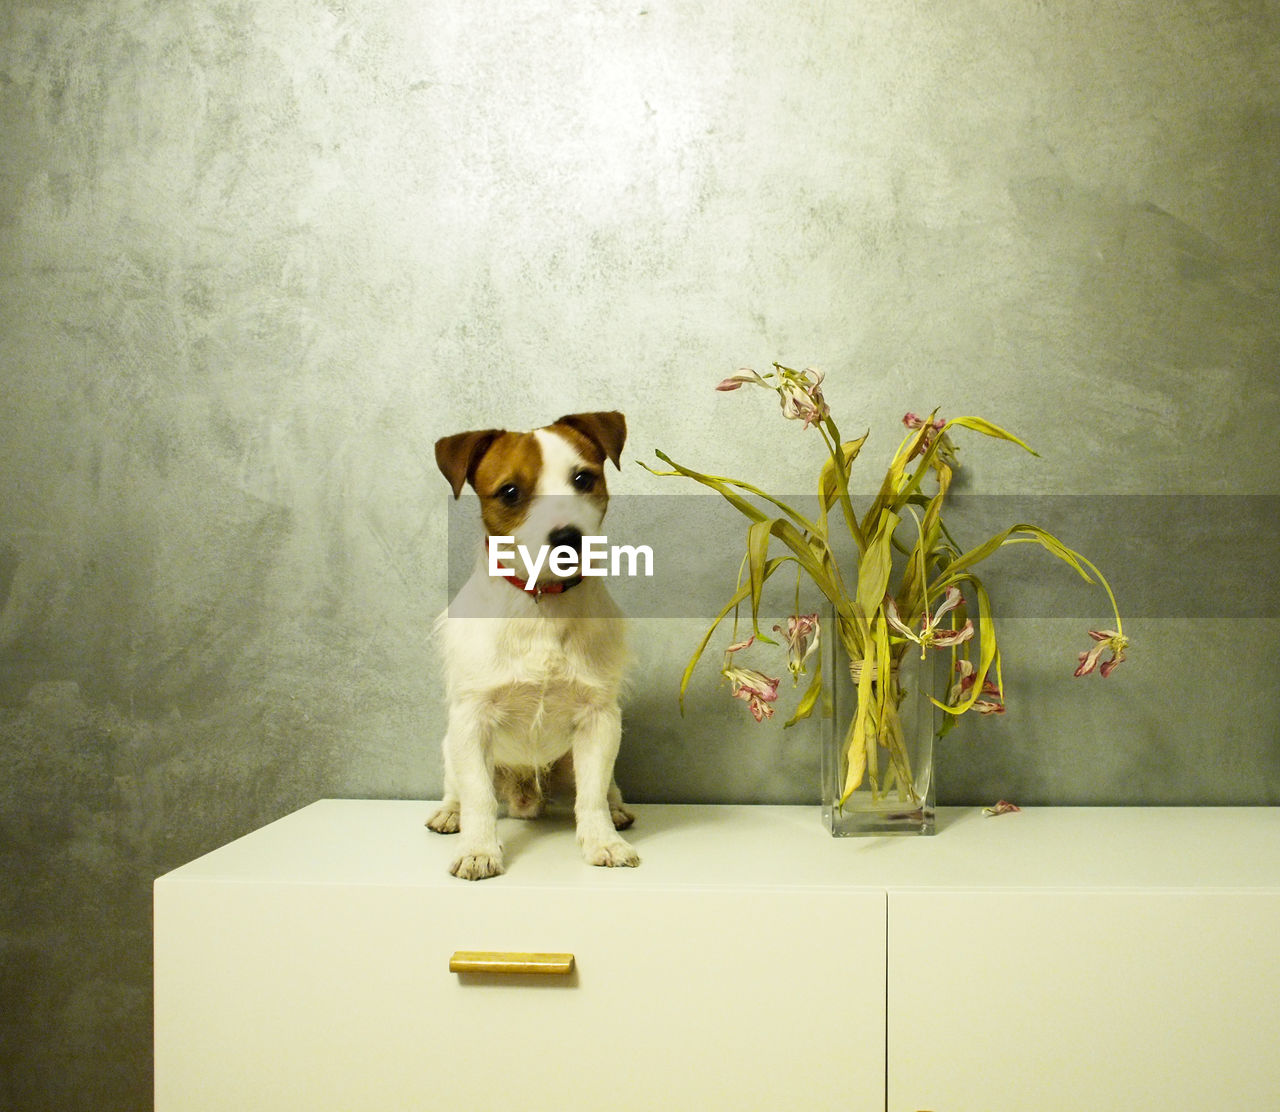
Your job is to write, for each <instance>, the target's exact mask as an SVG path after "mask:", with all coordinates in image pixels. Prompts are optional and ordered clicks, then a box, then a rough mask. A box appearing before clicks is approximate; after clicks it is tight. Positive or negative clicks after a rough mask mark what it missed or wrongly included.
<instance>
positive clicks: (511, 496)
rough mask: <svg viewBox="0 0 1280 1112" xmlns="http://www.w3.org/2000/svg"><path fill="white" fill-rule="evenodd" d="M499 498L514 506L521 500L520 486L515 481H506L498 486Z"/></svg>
mask: <svg viewBox="0 0 1280 1112" xmlns="http://www.w3.org/2000/svg"><path fill="white" fill-rule="evenodd" d="M498 498H499V499H501V500H502V502H503V503H505V504H506V505H508V506H514V505H515V504H516V503H517V502H519V501H520V488H519V487H518V486H516V484H515V483H506V484H504V485H503V486H500V487H498Z"/></svg>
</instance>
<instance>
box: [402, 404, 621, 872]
mask: <svg viewBox="0 0 1280 1112" xmlns="http://www.w3.org/2000/svg"><path fill="white" fill-rule="evenodd" d="M626 436H627V424H626V420H625V418H624V417H623V415H622V414H621V413H575V414H570V415H568V416H565V417H561V418H560V419H559V420H558V421H556V422H554V423H553V424H550V425H547V426H546V427H545V428H540V429H535V430H534V431H533V432H506V431H504V430H502V429H482V430H478V431H475V432H464V433H458V434H457V435H456V436H446V437H444V438H443V439H441V440H438V441H437V442H436V463H437V464H438V465H439V467H440V470H441V471H442V472H443V473H444V476H445V478H446V479H448V480H449V485H450V486H451V487H452V488H453V496H454V498H455V499H456V498H458V497H459V496H460V495H461V493H462V488H463V486H464V485H465V484H466V483H470V484H471V486H472V487H473V488H474V489H475V492H476V494H477V495H479V498H480V514H481V518H482V519H483V522H484V527H485V542H484V547H483V550H482V552H481V557H480V560H479V562H478V564H477V567H476V570H475V571H474V573H473V574H472V575H471V578H470V579H468V580H467V582H466V584H465V585H464V586H463V587H462V589H461V590H460V591H459V592H458V594H457V597H456V598H455V599H454V600H453V603H452V604H451V605H450V607H449V609H448V610H446V611H445V612H444V613H443V614H442V615H441V616H440V618H439V619H438V621H437V623H436V629H437V631H438V633H439V634H440V640H441V644H442V647H443V653H444V660H445V684H446V694H447V698H448V708H449V710H448V713H449V721H448V727H447V730H446V733H445V737H444V801H443V803H442V804H441V806H440V809H439V810H438V811H437V812H436V813H435V814H434V815H433V816H432V817H431V818H430V819H429V820H428V821H427V825H428V826H429V827H430V828H431V829H432V830H435V831H437V832H438V833H441V834H453V833H458V832H459V831H460V832H461V846H460V847H459V848H460V852H459V854H458V856H457V857H456V858H455V859H454V861H453V864H452V865H451V866H450V872H452V873H453V875H454V876H457V877H461V878H462V879H464V880H483V879H484V878H485V877H491V876H497V875H498V874H499V873H501V872H502V871H503V862H502V847H501V845H500V844H499V842H498V830H497V815H498V798H497V793H499V792H501V793H502V795H503V796H504V797H505V799H506V802H507V813H508V814H509V815H511V816H513V817H516V818H536V817H537V816H538V815H539V814H540V813H541V812H542V806H543V791H544V788H546V787H547V786H548V785H550V784H551V783H553V782H555V781H557V780H559V781H565V780H570V779H571V782H572V783H573V785H574V788H575V801H574V815H575V819H576V823H577V832H578V842H579V844H580V845H581V847H582V854H583V857H584V858H585V859H586V860H587V861H588V862H589V863H590V864H592V865H638V864H639V863H640V858H639V857H638V856H637V855H636V852H635V850H634V849H632V848H631V846H630V845H629V844H628V843H627V842H626V841H624V840H623V839H622V838H621V837H620V836H619V835H618V833H617V831H618V830H623V829H625V828H626V827H628V826H630V825H631V823H632V822H633V821H634V817H633V816H632V814H631V813H630V812H629V811H628V810H627V809H626V806H625V805H624V804H623V802H622V796H621V794H620V793H619V791H618V787H617V785H616V784H615V783H614V779H613V765H614V760H615V759H616V757H617V755H618V745H619V742H620V740H621V735H622V714H621V711H620V709H619V706H618V696H619V691H620V688H621V684H622V674H623V667H624V664H625V662H626V647H625V641H624V628H623V618H622V613H621V611H619V610H618V608H617V606H616V605H615V604H614V602H613V599H612V598H610V597H609V592H608V591H607V589H606V588H605V586H604V583H603V582H602V581H601V579H600V578H599V577H595V576H583V575H582V574H580V572H578V571H576V570H575V569H574V567H573V566H572V561H571V560H568V559H567V556H568V554H566V553H564V552H563V550H564V549H566V548H567V549H570V550H573V552H576V553H578V554H581V551H582V538H583V537H584V535H585V536H591V535H593V534H595V533H597V532H598V530H599V528H600V523H601V521H602V520H603V518H604V513H605V509H606V507H607V505H608V501H609V495H608V491H607V490H606V488H605V479H604V462H605V459H606V458H608V459H609V460H611V461H612V462H613V465H614V466H615V467H618V466H620V462H619V461H620V456H621V453H622V445H623V442H624V441H625V440H626ZM497 537H502V538H508V539H512V540H514V543H515V548H514V553H512V552H508V551H505V550H504V558H506V559H508V560H511V561H513V562H514V566H507V567H501V566H500V565H498V562H497V561H495V560H494V559H492V558H491V556H490V547H491V545H492V543H493V538H497ZM508 543H510V540H509V541H508ZM534 552H537V553H539V558H538V559H536V560H535V559H533V558H532V557H531V555H530V554H531V553H534ZM548 553H550V555H551V557H552V558H551V559H550V560H547V559H546V556H547V554H548ZM557 554H559V556H560V557H561V558H560V559H557V558H556V557H557ZM495 568H498V570H501V571H502V572H504V573H505V574H498V575H495V574H491V572H492V571H494V570H495Z"/></svg>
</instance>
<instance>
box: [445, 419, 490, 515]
mask: <svg viewBox="0 0 1280 1112" xmlns="http://www.w3.org/2000/svg"><path fill="white" fill-rule="evenodd" d="M501 435H502V430H501V429H478V430H477V431H475V432H460V433H458V434H456V435H455V436H442V437H441V438H440V439H439V440H437V441H436V465H437V466H438V467H439V468H440V470H441V471H442V472H443V473H444V477H445V478H446V479H448V480H449V485H450V486H451V487H453V497H454V498H455V499H456V498H458V496H459V495H461V494H462V488H463V486H464V484H466V483H467V482H469V481H471V480H473V479H474V478H475V473H476V468H477V467H478V466H479V465H480V460H481V459H483V458H484V454H485V452H487V451H488V450H489V445H490V444H492V443H493V442H494V440H495V439H496V438H497V437H499V436H501ZM473 485H474V484H473Z"/></svg>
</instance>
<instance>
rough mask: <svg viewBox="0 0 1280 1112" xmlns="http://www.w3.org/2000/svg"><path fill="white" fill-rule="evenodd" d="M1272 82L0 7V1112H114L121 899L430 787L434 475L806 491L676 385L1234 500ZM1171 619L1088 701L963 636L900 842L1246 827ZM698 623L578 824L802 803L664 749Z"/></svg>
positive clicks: (1249, 371)
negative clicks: (565, 442)
mask: <svg viewBox="0 0 1280 1112" xmlns="http://www.w3.org/2000/svg"><path fill="white" fill-rule="evenodd" d="M1278 44H1280V12H1278V10H1277V5H1276V4H1274V3H1266V2H1262V3H1259V2H1257V0H1172V2H1171V0H1134V2H1132V3H1127V4H1123V5H1105V6H1099V5H1093V4H1081V3H1062V4H1052V3H1037V4H1021V3H1018V4H1015V3H999V2H994V0H959V2H953V3H946V4H942V3H905V2H894V0H863V2H859V3H853V2H850V3H829V4H818V3H779V2H776V0H775V2H772V3H768V2H766V3H761V2H759V0H752V2H746V0H742V2H739V0H721V2H718V3H714V4H700V3H695V2H693V0H647V2H645V3H642V2H641V0H631V2H629V3H616V2H613V0H597V2H594V3H585V2H583V3H579V2H577V0H571V2H559V3H553V2H551V0H501V2H499V0H466V2H463V0H442V2H435V0H411V2H410V0H376V2H373V3H361V4H352V5H344V4H341V3H336V2H331V3H325V2H321V0H271V2H250V0H239V2H236V0H231V2H227V3H218V4H213V3H205V2H200V0H168V2H163V3H144V2H142V0H82V2H72V0H63V2H46V3H37V2H34V0H8V2H7V3H6V4H5V5H4V11H3V14H0V382H2V384H3V385H2V390H3V395H2V398H3V401H2V404H0V603H3V610H2V612H0V861H2V862H3V881H2V882H0V1048H2V1049H0V1105H3V1106H4V1107H7V1108H14V1109H23V1110H30V1109H44V1108H49V1109H59V1110H67V1109H77V1108H85V1109H88V1108H92V1109H95V1110H98V1109H117V1108H118V1109H126V1108H128V1109H133V1108H142V1107H145V1106H146V1105H147V1104H148V1102H149V1071H150V1064H149V1055H150V1044H149V1038H150V1028H149V992H150V988H149V976H150V973H149V963H148V959H149V946H150V932H149V913H148V910H149V899H150V892H149V885H150V881H151V880H152V878H153V877H154V876H155V875H156V874H157V873H159V872H162V871H164V870H166V869H168V868H169V867H172V866H174V865H176V864H178V863H180V862H181V861H183V860H186V859H189V858H190V857H192V856H194V855H196V854H198V853H200V852H202V851H204V850H207V849H209V848H212V847H213V846H214V845H216V844H218V843H220V842H222V841H225V840H227V839H228V838H230V837H232V836H235V835H237V834H240V833H243V832H245V831H247V830H248V829H250V828H252V827H254V826H256V825H258V824H260V823H262V822H264V821H266V820H268V819H271V818H274V817H276V816H278V815H280V814H282V813H284V812H287V811H289V810H291V809H293V808H295V807H296V806H299V805H301V804H304V803H306V802H309V801H310V800H312V799H314V798H316V797H318V796H321V795H326V794H327V795H347V796H355V795H379V796H414V797H418V796H421V797H430V796H432V795H434V794H436V793H437V792H438V791H439V780H440V770H439V761H438V756H437V752H436V746H437V738H438V734H439V731H440V725H441V717H442V716H441V710H440V707H439V704H438V700H437V697H436V694H435V691H436V686H435V682H434V679H433V670H434V665H435V662H434V660H433V658H432V650H431V646H430V643H429V641H428V638H427V635H426V630H427V625H428V622H429V619H430V617H431V615H433V614H434V613H435V612H436V611H437V610H438V609H439V608H440V607H441V606H442V605H443V603H444V601H445V586H444V584H445V574H444V567H443V557H442V553H443V552H444V549H445V542H446V517H447V513H446V499H445V492H444V489H443V480H442V479H441V478H440V477H439V475H438V474H437V473H436V472H435V469H434V465H433V462H432V453H431V444H432V441H433V440H434V439H435V438H436V437H438V436H441V435H443V434H445V433H449V432H455V431H459V430H462V429H466V428H470V427H475V426H476V425H480V424H484V425H488V424H495V423H496V424H504V425H508V426H510V427H515V428H527V427H530V426H533V425H537V424H541V423H544V422H546V421H547V420H549V419H552V418H554V417H555V416H557V415H559V414H560V413H562V412H566V411H570V410H574V409H590V408H612V407H617V408H620V409H623V410H624V411H626V412H627V414H628V415H629V418H630V422H631V430H632V439H631V444H630V446H629V451H628V453H627V458H628V460H629V461H631V460H634V459H635V458H636V457H637V456H639V457H644V458H651V456H650V453H651V451H652V449H653V448H654V447H662V448H665V449H666V450H668V451H669V452H671V453H672V454H673V455H675V456H676V457H677V458H680V459H682V460H683V461H685V462H688V463H690V464H694V465H701V466H704V467H707V468H709V469H712V470H721V471H723V472H726V473H730V474H743V475H746V476H751V477H754V478H756V479H758V480H761V481H763V482H765V483H767V484H769V485H772V486H774V487H775V488H779V489H784V490H785V489H800V490H808V489H811V485H810V484H811V472H812V470H813V467H814V461H815V457H814V456H813V455H812V452H813V451H814V450H815V448H816V445H814V444H812V443H809V442H805V441H803V440H801V439H799V435H798V430H797V429H796V428H795V426H785V427H784V426H783V425H782V423H781V422H779V421H777V420H776V419H775V418H774V416H773V413H772V410H771V409H770V408H769V407H768V406H767V405H765V404H764V399H763V398H761V399H750V398H746V397H743V396H741V395H718V394H715V393H713V392H712V391H711V390H710V389H709V386H710V384H711V383H714V382H715V381H716V380H717V379H718V378H719V377H720V376H721V375H723V374H725V373H729V372H731V371H732V370H733V369H734V368H735V367H737V366H739V365H741V364H744V363H745V364H755V365H757V366H762V365H767V364H768V363H769V362H770V361H771V360H773V359H774V358H778V359H781V360H783V361H785V362H791V363H793V364H794V365H805V364H810V363H812V364H818V365H820V366H822V367H824V368H825V369H826V370H827V371H828V374H829V378H828V383H827V385H828V390H827V394H828V398H829V399H830V401H831V402H832V404H833V406H834V407H835V409H836V412H837V413H838V414H839V415H840V416H841V417H842V419H843V423H844V426H845V428H846V431H851V430H855V429H858V428H859V427H867V426H869V427H871V428H872V429H873V433H874V435H875V436H876V437H877V441H876V443H877V444H878V448H879V453H880V454H879V455H878V456H875V458H876V459H883V458H884V453H886V452H887V451H888V450H889V446H890V445H891V443H892V442H893V441H894V440H895V439H896V435H895V433H894V431H893V430H894V423H895V422H896V421H897V419H898V417H899V416H900V415H901V413H902V412H903V410H905V409H907V408H915V409H922V410H927V409H928V408H930V407H931V406H933V405H940V406H942V407H943V408H944V410H945V411H947V412H950V413H956V412H959V411H962V410H963V411H972V412H978V413H982V414H984V415H986V416H988V417H989V418H991V419H993V420H996V421H999V422H1001V423H1004V424H1007V425H1008V426H1010V427H1012V428H1014V429H1016V430H1018V431H1020V432H1022V433H1023V434H1024V435H1025V436H1027V437H1028V438H1029V439H1031V440H1032V442H1033V443H1034V444H1035V445H1036V447H1037V448H1038V449H1039V450H1040V451H1041V453H1042V457H1043V458H1041V459H1040V460H1038V461H1031V460H1029V459H1027V458H1026V457H1022V456H1020V455H1019V454H1018V453H1015V452H1011V451H1009V450H1008V449H1007V448H1002V447H1001V446H995V445H991V446H988V445H974V446H972V447H971V448H970V449H969V451H968V453H967V459H968V461H969V464H970V466H971V468H972V471H971V478H970V488H969V489H970V490H972V491H975V492H976V491H988V492H990V491H997V492H1013V491H1029V492H1032V493H1048V492H1063V493H1076V494H1094V493H1100V494H1107V495H1117V494H1135V493H1152V492H1164V493H1172V494H1189V493H1195V494H1207V495H1230V494H1253V495H1272V496H1274V495H1277V494H1280V480H1278V479H1277V467H1276V464H1277V455H1278V452H1277V447H1276V442H1275V429H1276V428H1277V425H1278V420H1277V418H1278V417H1280V394H1278V391H1277V386H1278V383H1277V354H1278V352H1280V263H1278V258H1280V255H1278V253H1277V252H1278V248H1280V224H1278V223H1277V217H1276V214H1277V212H1278V211H1280V183H1278V181H1277V166H1278V164H1280V89H1278V87H1277V85H1278V82H1280V49H1278ZM753 438H754V443H753ZM801 449H804V450H801ZM868 451H869V452H871V449H868ZM872 454H873V455H874V453H872ZM612 485H613V489H614V490H615V491H616V492H622V493H624V494H641V493H646V492H650V491H653V490H654V489H656V488H659V487H660V488H661V490H662V492H663V493H671V492H672V489H673V488H670V487H664V486H661V484H660V483H659V481H658V480H655V479H652V478H650V477H649V476H647V475H646V474H645V473H644V472H643V471H641V470H640V469H639V468H638V467H636V466H635V465H634V463H633V462H628V464H627V466H625V467H624V470H623V472H622V473H621V475H619V476H617V477H616V478H614V479H613V480H612ZM1117 505H1118V504H1117V503H1116V502H1115V501H1114V500H1100V502H1099V510H1098V526H1099V536H1101V537H1107V536H1113V537H1115V536H1122V534H1123V529H1124V526H1125V514H1124V512H1123V510H1121V509H1119V508H1117ZM1123 552H1124V548H1123V544H1119V545H1118V546H1117V548H1116V553H1117V554H1118V555H1119V557H1120V558H1121V559H1122V558H1123ZM1107 555H1109V553H1103V554H1100V558H1105V557H1106V556H1107ZM1167 565H1168V566H1167V567H1166V569H1165V570H1166V571H1167V572H1168V574H1169V575H1170V576H1171V577H1172V579H1173V580H1174V581H1175V582H1176V583H1181V584H1182V585H1183V586H1182V589H1183V590H1184V591H1185V592H1186V594H1187V595H1188V596H1192V595H1202V594H1203V593H1204V592H1205V590H1206V588H1205V587H1203V586H1202V585H1201V580H1200V579H1199V578H1198V576H1199V573H1201V572H1202V571H1203V570H1204V569H1203V568H1198V567H1196V566H1195V562H1194V561H1193V560H1192V561H1188V560H1183V559H1180V557H1179V555H1178V553H1177V548H1176V546H1174V547H1173V548H1172V550H1171V552H1170V554H1169V555H1168V557H1167ZM733 570H734V567H733V561H732V559H730V560H729V562H728V564H727V566H726V568H725V576H726V582H727V578H728V577H729V576H731V575H732V574H733ZM1246 570H1247V571H1249V572H1251V573H1255V581H1256V582H1262V581H1263V580H1264V579H1266V578H1267V577H1269V576H1271V575H1273V573H1274V570H1275V567H1274V561H1273V560H1272V561H1265V560H1264V561H1263V562H1262V565H1261V566H1259V567H1257V568H1251V569H1246ZM1246 579H1247V576H1246ZM1173 593H1174V594H1175V595H1176V594H1177V591H1176V590H1175V591H1174V592H1173ZM1182 613H1183V612H1182V611H1181V610H1180V609H1179V607H1178V605H1177V603H1176V600H1175V601H1173V602H1171V604H1170V609H1169V610H1168V611H1167V612H1161V613H1153V614H1148V615H1146V616H1142V617H1138V618H1135V619H1134V620H1133V622H1132V623H1131V625H1132V629H1131V631H1130V632H1131V633H1132V635H1133V638H1134V641H1135V649H1134V652H1133V654H1132V659H1131V661H1130V662H1129V663H1127V664H1126V665H1125V666H1124V668H1122V669H1121V670H1120V671H1119V672H1118V673H1117V674H1116V675H1115V676H1114V677H1112V678H1111V679H1110V680H1108V681H1107V682H1106V685H1105V686H1103V685H1100V684H1098V683H1096V682H1094V681H1090V683H1091V686H1088V687H1086V686H1084V685H1083V684H1082V683H1080V682H1074V681H1071V680H1070V677H1069V675H1068V674H1067V673H1068V672H1069V668H1070V664H1071V663H1072V658H1073V656H1074V653H1075V652H1076V651H1077V650H1078V649H1079V648H1082V647H1084V646H1083V645H1082V644H1080V639H1081V634H1082V632H1083V629H1084V627H1085V625H1086V624H1087V623H1084V622H1081V621H1077V620H1071V621H1067V620H1066V619H1057V618H1041V619H1035V620H1032V619H1031V618H1027V617H1023V618H1015V620H1012V621H1010V622H1009V623H1008V624H1007V627H1006V630H1005V638H1006V657H1007V661H1008V672H1009V678H1010V683H1011V692H1012V694H1013V696H1014V697H1016V699H1017V700H1018V703H1019V710H1020V712H1019V713H1016V714H1015V713H1011V714H1010V715H1009V716H1008V717H1007V719H1005V720H1003V721H999V722H990V723H982V724H973V725H966V726H965V727H964V728H963V729H961V730H958V731H957V732H956V733H955V734H953V735H952V737H951V738H949V739H948V741H947V743H946V750H945V752H944V753H943V755H942V758H941V760H942V769H941V789H940V790H941V797H942V799H943V800H944V801H946V800H953V801H966V802H968V801H989V799H990V798H994V797H996V796H999V795H1006V796H1009V797H1011V798H1017V799H1021V800H1023V801H1024V802H1031V801H1043V802H1060V803H1061V802H1084V801H1103V802H1121V801H1127V800H1137V801H1143V802H1152V803H1158V802H1166V801H1175V800H1187V801H1204V802H1217V801H1233V800H1235V801H1244V802H1271V803H1275V802H1280V758H1278V756H1277V751H1278V746H1277V733H1278V730H1277V726H1278V723H1280V705H1278V696H1277V694H1276V691H1277V685H1276V684H1275V681H1274V659H1275V648H1276V640H1277V636H1276V635H1277V626H1276V615H1275V611H1274V609H1264V610H1262V611H1259V613H1260V614H1261V615H1262V616H1258V617H1252V618H1249V619H1241V618H1238V617H1225V616H1224V617H1214V616H1212V615H1213V613H1214V611H1213V610H1212V608H1210V609H1209V610H1208V611H1207V613H1208V614H1209V615H1210V616H1208V617H1205V616H1201V617H1195V618H1190V617H1186V616H1185V615H1184V616H1180V615H1181V614H1182ZM1200 613H1201V614H1204V613H1206V611H1204V610H1203V609H1202V610H1201V611H1200ZM698 626H699V622H698V621H696V620H695V621H692V622H683V623H682V622H678V621H673V620H659V621H654V622H648V623H645V624H644V625H643V626H642V627H641V630H640V633H641V639H640V646H639V651H640V656H641V664H642V668H641V671H640V679H639V681H638V683H637V688H636V692H635V695H634V698H633V700H632V703H631V706H630V710H629V713H628V731H629V733H628V751H627V753H626V754H625V756H624V760H623V768H622V771H621V779H622V781H623V783H624V786H625V787H626V788H627V789H628V790H629V792H630V794H631V795H632V796H633V797H635V798H638V799H668V800H685V799H742V800H778V799H782V800H788V799H791V800H794V799H804V798H808V797H810V796H811V793H812V790H813V787H812V786H813V783H814V777H815V776H816V758H815V757H814V754H813V752H812V748H811V746H812V736H811V735H810V736H806V735H803V734H800V733H796V734H794V735H789V736H787V737H785V738H784V737H780V736H779V734H778V732H777V731H776V730H772V729H768V728H764V729H758V728H756V727H755V726H754V725H753V724H751V723H750V722H749V720H747V719H746V718H745V716H744V715H743V714H742V713H741V707H740V706H737V705H729V702H728V700H726V699H724V697H723V695H722V694H721V693H717V692H716V691H715V690H714V683H713V682H712V681H713V680H714V676H713V675H711V674H710V673H708V675H707V676H706V677H705V678H704V681H703V683H702V684H701V685H700V687H699V689H698V691H697V692H696V693H695V696H694V698H693V699H692V701H691V713H690V715H689V717H688V718H686V719H685V720H684V721H683V722H681V721H679V720H678V719H677V718H676V717H675V715H674V706H673V701H672V697H673V692H674V686H675V682H676V678H677V676H678V674H679V670H680V667H681V665H682V663H683V658H684V656H685V654H686V652H687V650H688V648H689V647H690V645H691V639H692V637H693V636H694V634H695V633H696V632H697V630H698ZM1064 659H1065V661H1066V662H1067V667H1066V669H1065V670H1064V667H1063V661H1064ZM1095 680H1096V678H1095ZM816 821H817V819H816V817H815V822H816Z"/></svg>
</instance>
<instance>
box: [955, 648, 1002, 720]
mask: <svg viewBox="0 0 1280 1112" xmlns="http://www.w3.org/2000/svg"><path fill="white" fill-rule="evenodd" d="M956 674H957V676H958V677H959V678H958V679H957V680H956V682H955V683H953V684H952V685H951V690H950V692H948V694H947V702H948V703H949V704H951V706H953V707H955V706H959V705H960V700H961V699H963V698H965V697H966V696H967V695H968V694H969V692H970V691H972V690H973V685H974V682H975V681H976V680H977V676H976V675H975V674H974V670H973V662H972V661H969V660H957V661H956ZM980 694H982V695H994V696H995V698H994V699H975V700H974V701H973V707H972V708H971V709H972V710H976V711H977V712H978V713H979V714H1004V710H1005V707H1004V697H1003V696H1002V695H1001V694H1000V688H998V687H997V686H996V685H995V684H994V683H992V682H991V681H990V680H987V679H984V680H983V681H982V691H981V692H980Z"/></svg>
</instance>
